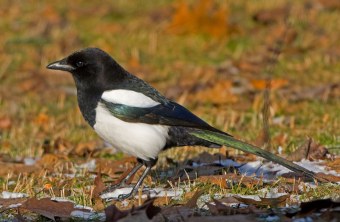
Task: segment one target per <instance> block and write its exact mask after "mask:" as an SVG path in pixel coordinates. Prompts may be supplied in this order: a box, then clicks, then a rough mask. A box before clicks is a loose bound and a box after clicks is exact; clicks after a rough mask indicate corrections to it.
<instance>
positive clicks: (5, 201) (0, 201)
mask: <svg viewBox="0 0 340 222" xmlns="http://www.w3.org/2000/svg"><path fill="white" fill-rule="evenodd" d="M26 200H27V198H9V199H7V198H6V199H5V198H0V206H1V209H2V210H3V209H6V208H8V207H9V206H11V205H12V206H13V205H17V204H22V203H23V202H25V201H26ZM18 207H19V206H18Z"/></svg>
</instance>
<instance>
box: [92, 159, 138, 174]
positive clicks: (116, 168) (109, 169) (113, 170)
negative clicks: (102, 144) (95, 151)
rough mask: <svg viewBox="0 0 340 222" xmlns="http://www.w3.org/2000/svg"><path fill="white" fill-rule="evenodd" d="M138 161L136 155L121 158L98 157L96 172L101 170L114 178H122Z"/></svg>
mask: <svg viewBox="0 0 340 222" xmlns="http://www.w3.org/2000/svg"><path fill="white" fill-rule="evenodd" d="M136 163H137V160H136V158H134V157H125V158H123V159H121V160H107V159H102V158H97V159H96V172H98V171H100V172H101V173H103V174H106V175H108V176H109V177H111V178H112V179H117V178H120V177H121V175H122V174H124V173H126V171H128V170H129V169H130V168H131V167H133V166H134V165H135V164H136Z"/></svg>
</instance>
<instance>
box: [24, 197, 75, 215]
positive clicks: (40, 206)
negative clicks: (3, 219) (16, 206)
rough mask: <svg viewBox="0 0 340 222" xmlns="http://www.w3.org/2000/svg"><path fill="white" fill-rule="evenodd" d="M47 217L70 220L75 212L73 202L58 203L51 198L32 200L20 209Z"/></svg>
mask: <svg viewBox="0 0 340 222" xmlns="http://www.w3.org/2000/svg"><path fill="white" fill-rule="evenodd" d="M20 208H22V209H26V210H29V211H32V212H34V213H37V214H39V215H42V216H44V217H47V218H49V219H51V220H55V219H56V218H70V217H71V213H72V211H74V210H75V208H74V204H73V203H71V202H57V201H53V200H51V199H50V198H43V199H40V200H38V199H36V198H30V199H28V200H27V201H26V202H24V203H23V204H22V206H21V207H20Z"/></svg>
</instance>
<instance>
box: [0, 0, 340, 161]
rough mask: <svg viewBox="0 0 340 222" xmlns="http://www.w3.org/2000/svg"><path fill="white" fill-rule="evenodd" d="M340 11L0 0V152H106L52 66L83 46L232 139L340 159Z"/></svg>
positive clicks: (302, 4)
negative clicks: (320, 151) (311, 145)
mask: <svg viewBox="0 0 340 222" xmlns="http://www.w3.org/2000/svg"><path fill="white" fill-rule="evenodd" d="M339 12H340V3H339V1H336V0H313V1H307V0H306V1H304V0H302V1H286V0H277V1H267V0H256V1H246V0H239V1H217V0H199V1H193V0H182V1H180V0H178V1H170V0H159V1H147V0H145V1H142V0H139V1H125V0H115V1H100V2H97V1H85V0H74V1H63V2H62V1H34V0H28V1H20V0H17V1H6V0H1V7H0V17H1V20H0V32H1V35H0V45H1V48H0V61H1V64H0V155H1V157H2V158H7V159H22V158H24V157H40V156H41V155H42V154H43V153H45V152H51V150H58V152H59V151H60V152H66V153H72V152H75V153H77V152H79V155H84V154H83V153H82V152H85V151H84V150H86V152H87V150H90V151H89V152H92V151H93V149H96V148H98V147H101V146H105V145H103V143H102V141H101V140H100V139H99V137H97V136H96V135H95V134H94V133H93V132H92V129H91V128H90V127H89V126H88V125H87V124H86V123H85V121H84V120H83V118H82V116H81V114H80V112H79V109H78V106H77V101H76V94H75V86H74V83H73V80H72V77H71V75H68V74H67V73H63V72H56V71H50V70H47V69H46V68H45V67H46V65H47V64H48V63H49V62H52V61H55V60H58V59H60V58H63V57H65V56H67V55H69V54H70V53H72V52H73V51H75V50H79V49H82V48H85V47H99V48H101V49H103V50H105V51H106V52H108V53H109V54H110V55H111V56H112V57H114V58H115V59H116V60H117V61H118V62H119V63H120V64H122V65H123V66H124V67H125V68H126V69H127V70H128V71H130V72H131V73H133V74H135V75H137V76H138V77H140V78H142V79H144V80H146V81H147V82H149V83H150V84H151V85H153V86H154V87H156V88H157V89H158V90H159V91H161V92H162V93H164V94H165V95H166V96H168V97H170V98H171V99H173V100H175V101H177V102H179V103H180V104H183V105H184V106H186V107H188V108H189V109H191V110H192V111H193V112H194V113H195V114H197V115H199V116H200V117H202V118H203V119H204V120H206V121H208V122H209V123H211V124H212V125H214V126H215V127H217V128H219V129H222V130H224V131H227V132H229V133H230V134H232V135H234V136H235V137H237V138H242V139H244V140H246V141H250V142H251V143H255V144H257V145H260V146H263V145H264V144H267V145H268V143H269V145H268V146H267V148H268V149H271V150H272V151H273V152H275V153H276V152H278V148H279V147H282V150H283V152H284V153H286V154H287V153H290V152H292V151H294V149H295V148H296V147H297V146H299V145H300V144H301V143H303V142H304V141H305V140H306V138H307V137H311V138H313V139H314V140H315V141H317V142H319V143H321V144H323V145H325V146H326V147H327V148H329V149H330V150H333V151H338V150H339V143H340V142H339V140H340V119H339V116H340V115H339V113H340V103H339V101H340V100H339V96H340V89H339V87H340V85H339V83H340V63H339V61H340V60H339V58H340V45H339V39H340V22H339V21H340V13H339ZM269 82H270V83H271V84H270V85H271V87H268V86H269V84H268V83H269ZM264 104H265V106H264ZM263 117H264V118H263ZM84 147H85V148H84ZM91 149H92V150H91ZM169 152H176V150H172V151H169ZM182 153H183V152H181V153H180V152H178V153H177V154H178V155H184V154H182Z"/></svg>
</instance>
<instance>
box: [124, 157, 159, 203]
mask: <svg viewBox="0 0 340 222" xmlns="http://www.w3.org/2000/svg"><path fill="white" fill-rule="evenodd" d="M138 161H139V162H142V163H143V165H144V166H145V167H146V169H145V170H144V172H143V174H142V176H141V177H140V178H139V180H138V181H137V183H136V185H135V186H134V187H133V188H132V190H131V192H130V193H128V194H121V195H119V196H118V199H119V200H124V199H127V198H129V197H131V196H133V195H135V194H136V192H137V190H138V188H139V187H140V185H142V183H143V181H144V179H145V177H146V176H147V175H148V174H149V172H150V170H151V168H152V167H153V166H154V165H155V164H156V163H157V159H151V160H148V161H146V160H141V159H138Z"/></svg>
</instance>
